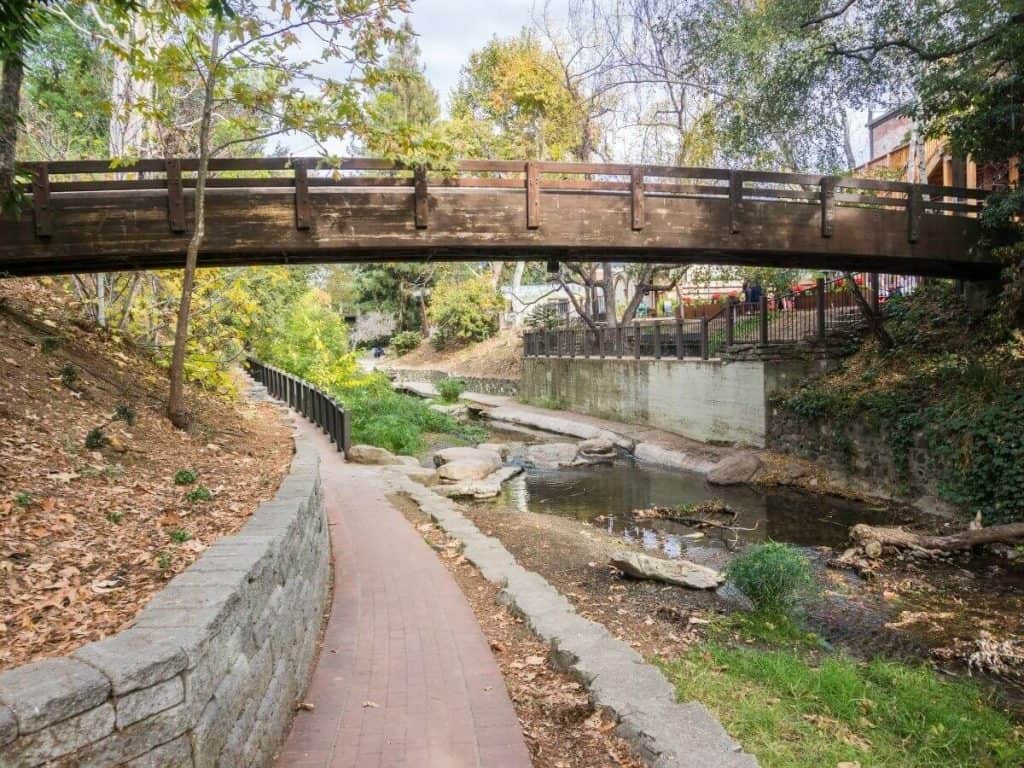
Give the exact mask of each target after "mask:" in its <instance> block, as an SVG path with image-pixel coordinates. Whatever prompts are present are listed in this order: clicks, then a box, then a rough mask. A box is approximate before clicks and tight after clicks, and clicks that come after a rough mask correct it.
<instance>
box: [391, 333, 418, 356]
mask: <svg viewBox="0 0 1024 768" xmlns="http://www.w3.org/2000/svg"><path fill="white" fill-rule="evenodd" d="M421 341H423V336H422V335H421V334H420V332H419V331H402V332H401V333H396V334H395V335H394V336H392V337H391V343H390V344H389V345H388V346H389V347H390V348H391V351H392V352H394V353H395V356H396V357H401V356H402V355H404V354H406V353H407V352H412V351H413V350H414V349H416V347H418V346H419V345H420V342H421Z"/></svg>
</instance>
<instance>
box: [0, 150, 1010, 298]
mask: <svg viewBox="0 0 1024 768" xmlns="http://www.w3.org/2000/svg"><path fill="white" fill-rule="evenodd" d="M315 162H316V161H314V160H311V159H299V160H287V159H282V158H266V159H253V160H219V161H213V162H212V163H211V169H212V170H213V171H214V173H215V175H214V177H213V178H211V180H210V187H211V188H210V190H209V191H208V195H207V218H206V238H205V240H204V244H203V248H202V251H201V255H200V264H201V265H206V266H215V265H231V264H265V263H300V262H343V261H400V260H424V259H449V260H460V259H466V260H480V259H495V258H503V259H563V260H566V259H581V260H603V259H610V260H614V261H656V262H660V263H669V262H678V263H687V262H716V263H732V264H758V265H775V266H799V267H809V268H822V269H854V270H869V271H872V270H873V271H886V272H895V273H907V274H922V275H937V276H957V277H965V278H988V277H994V276H995V275H997V274H998V269H999V267H998V264H997V263H996V262H995V260H994V259H993V258H992V257H991V256H990V254H988V252H987V251H986V250H985V249H983V248H981V247H979V246H978V240H979V236H980V226H979V221H978V213H979V211H980V206H981V205H982V204H983V199H984V196H985V193H984V192H982V191H979V190H968V189H955V188H947V187H933V186H919V185H908V184H902V183H897V182H882V181H875V180H868V179H852V178H835V177H821V176H810V175H805V174H777V173H760V172H749V171H742V172H741V171H728V170H718V169H703V168H670V167H661V166H637V167H632V166H619V165H583V164H566V163H532V162H531V163H521V162H518V163H516V162H497V161H469V162H464V163H461V164H459V166H458V168H457V169H454V170H453V171H451V172H449V173H447V174H443V175H442V174H435V173H430V174H428V173H426V172H424V171H409V170H403V169H401V168H398V167H396V166H395V165H393V164H390V163H386V162H383V161H373V160H346V161H342V162H341V163H339V164H338V165H337V166H336V167H335V168H334V169H319V168H317V167H316V166H315ZM195 167H196V163H195V161H194V160H177V161H163V160H144V161H140V162H139V163H136V164H133V165H131V166H126V167H122V168H119V169H117V171H116V172H115V171H112V170H111V169H110V168H109V165H108V162H107V161H82V162H67V163H51V164H49V165H44V164H35V165H29V166H25V168H26V170H28V171H30V172H31V173H32V174H33V178H34V180H33V184H32V188H31V193H30V195H29V196H28V197H27V199H26V204H25V206H24V207H23V210H22V213H21V215H20V217H18V218H17V219H14V218H10V217H9V218H6V219H3V220H0V272H7V273H9V274H15V275H28V274H44V273H60V272H81V271H90V270H94V271H95V270H123V269H151V268H160V267H180V266H181V265H182V263H183V258H184V252H185V247H186V244H187V242H188V238H189V233H190V232H191V231H192V228H193V225H194V192H193V190H192V187H194V184H195V181H194V173H193V169H194V168H195Z"/></svg>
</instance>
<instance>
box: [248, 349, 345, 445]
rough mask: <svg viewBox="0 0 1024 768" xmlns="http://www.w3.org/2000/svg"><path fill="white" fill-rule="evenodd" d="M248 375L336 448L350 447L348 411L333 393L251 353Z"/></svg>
mask: <svg viewBox="0 0 1024 768" xmlns="http://www.w3.org/2000/svg"><path fill="white" fill-rule="evenodd" d="M246 369H247V370H248V371H249V375H250V376H252V377H253V378H254V379H255V380H256V381H258V382H259V383H260V384H262V385H263V386H265V387H266V388H267V392H268V393H269V394H270V396H271V397H274V398H276V399H278V400H280V401H282V402H284V403H286V404H287V405H288V406H289V407H290V408H292V409H293V410H295V411H297V412H298V413H301V414H302V415H303V416H305V417H306V418H307V419H309V420H310V421H311V422H313V424H315V425H316V426H318V427H320V429H322V430H323V431H324V432H325V433H326V434H327V436H328V437H329V438H330V439H331V442H332V443H334V444H335V445H336V446H337V447H338V450H339V451H342V452H344V453H346V454H347V453H348V450H349V448H351V447H352V438H351V426H350V424H349V415H348V414H347V413H345V409H344V408H342V407H341V404H340V403H338V401H337V400H335V399H334V398H333V397H331V396H330V395H328V394H327V393H325V392H323V391H322V390H319V389H317V388H316V387H314V386H313V385H312V384H310V383H309V382H308V381H306V380H305V379H300V378H299V377H298V376H293V375H292V374H290V373H288V372H287V371H282V370H281V369H280V368H275V367H274V366H272V365H267V364H266V363H264V362H261V361H260V360H257V359H256V358H254V357H250V358H248V359H247V360H246Z"/></svg>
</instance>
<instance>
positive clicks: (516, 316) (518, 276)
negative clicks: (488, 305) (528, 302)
mask: <svg viewBox="0 0 1024 768" xmlns="http://www.w3.org/2000/svg"><path fill="white" fill-rule="evenodd" d="M525 272H526V262H525V261H517V262H516V268H515V271H513V272H512V291H511V294H512V325H513V326H514V327H515V326H518V325H519V322H520V320H521V319H522V314H523V309H524V306H523V302H522V300H521V299H520V298H519V291H520V290H521V289H522V287H523V274H524V273H525Z"/></svg>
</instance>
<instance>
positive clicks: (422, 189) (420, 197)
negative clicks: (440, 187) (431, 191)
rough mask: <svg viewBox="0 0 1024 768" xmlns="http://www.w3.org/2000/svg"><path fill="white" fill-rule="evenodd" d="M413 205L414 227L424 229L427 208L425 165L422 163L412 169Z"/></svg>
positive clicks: (425, 226)
mask: <svg viewBox="0 0 1024 768" xmlns="http://www.w3.org/2000/svg"><path fill="white" fill-rule="evenodd" d="M413 186H414V192H413V207H414V208H415V218H416V229H426V228H427V219H428V215H429V214H428V208H427V166H425V165H423V164H422V163H421V164H419V165H417V166H416V169H415V170H414V171H413Z"/></svg>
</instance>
